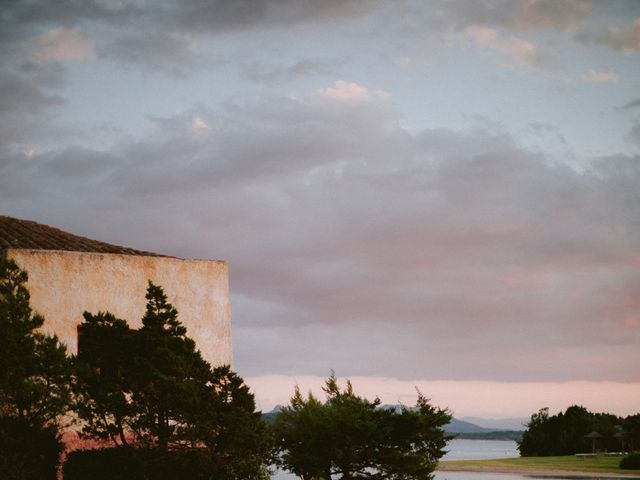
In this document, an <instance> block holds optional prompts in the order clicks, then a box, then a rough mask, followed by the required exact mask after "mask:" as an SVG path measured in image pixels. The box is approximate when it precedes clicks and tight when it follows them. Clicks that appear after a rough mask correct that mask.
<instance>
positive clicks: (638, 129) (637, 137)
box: [626, 123, 640, 145]
mask: <svg viewBox="0 0 640 480" xmlns="http://www.w3.org/2000/svg"><path fill="white" fill-rule="evenodd" d="M626 138H627V139H628V140H630V141H632V142H634V143H637V144H638V145H640V123H636V124H635V125H634V126H633V127H631V130H629V133H627V136H626Z"/></svg>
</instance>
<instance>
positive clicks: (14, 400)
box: [0, 259, 71, 425]
mask: <svg viewBox="0 0 640 480" xmlns="http://www.w3.org/2000/svg"><path fill="white" fill-rule="evenodd" d="M27 280H28V275H27V272H25V271H24V270H21V269H20V268H19V267H18V265H17V264H16V263H15V262H14V261H13V260H8V259H0V352H2V355H0V414H1V415H4V416H10V417H18V418H20V419H21V420H24V421H26V422H28V423H30V424H32V425H49V424H52V423H56V422H58V421H60V420H61V418H62V416H63V415H64V414H65V413H66V412H67V410H68V407H69V402H70V377H71V363H70V361H69V359H68V358H67V356H66V348H65V346H64V345H63V344H61V343H60V342H59V341H58V339H57V337H55V336H48V335H43V334H42V333H40V332H39V331H38V330H37V329H38V328H40V327H41V326H42V325H43V323H44V318H43V317H42V316H40V315H38V314H34V313H33V311H32V310H31V306H30V302H29V300H30V295H29V291H28V290H27V287H26V283H27Z"/></svg>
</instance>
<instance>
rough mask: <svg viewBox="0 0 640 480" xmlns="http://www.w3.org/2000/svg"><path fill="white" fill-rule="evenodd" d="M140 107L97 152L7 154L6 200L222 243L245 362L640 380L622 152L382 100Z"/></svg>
mask: <svg viewBox="0 0 640 480" xmlns="http://www.w3.org/2000/svg"><path fill="white" fill-rule="evenodd" d="M196 116H197V117H199V118H201V119H202V120H203V121H204V123H206V124H207V126H208V128H207V129H202V130H194V129H193V128H192V125H193V124H192V119H193V118H194V117H196ZM155 122H156V126H157V131H156V132H155V133H154V134H150V135H148V136H146V137H145V138H141V139H139V140H138V141H135V142H131V141H127V142H124V143H121V144H118V145H114V146H113V148H112V149H111V150H110V152H91V151H86V150H85V151H83V150H80V149H77V148H75V149H67V150H65V151H60V152H58V153H56V154H55V155H54V154H46V155H42V156H41V158H35V159H34V158H32V159H30V160H29V161H28V162H25V161H22V160H21V159H20V158H17V159H16V161H14V162H11V163H9V164H8V165H5V166H4V167H3V168H4V170H3V175H2V177H3V178H11V179H12V182H13V184H14V188H20V187H21V186H22V187H25V188H26V187H27V186H28V187H29V188H30V192H29V195H28V196H29V203H30V204H31V205H32V207H31V208H29V206H28V205H27V204H26V203H25V201H24V198H26V197H24V198H21V197H15V196H12V195H11V194H9V193H5V190H4V188H0V199H1V200H2V203H3V205H6V208H8V209H9V211H10V212H20V214H21V215H23V216H25V217H27V218H34V219H36V220H39V221H44V222H45V223H53V224H55V225H58V226H63V227H66V228H69V229H70V230H71V231H74V232H76V233H79V234H83V235H88V236H92V237H95V238H99V239H101V240H106V241H111V242H114V243H119V244H128V245H131V246H133V247H138V248H143V249H149V250H152V251H159V252H162V253H167V254H173V255H178V256H187V257H208V258H224V259H226V260H228V261H229V265H230V269H231V289H232V292H233V295H234V297H233V318H234V324H235V325H236V330H235V333H234V335H235V339H236V355H237V356H236V358H237V363H238V365H237V368H238V369H239V370H240V371H241V372H242V373H243V374H251V375H257V374H263V373H273V372H274V371H276V372H279V373H301V372H305V373H316V374H325V373H326V370H327V369H328V368H331V367H333V368H336V369H338V370H339V371H340V372H343V373H344V374H345V375H355V374H370V373H374V372H375V373H376V374H377V375H389V376H397V377H405V378H406V377H409V376H421V377H425V376H426V377H431V378H446V377H449V378H452V377H453V378H459V379H462V378H464V379H470V378H487V379H488V378H491V379H501V380H515V379H518V380H534V379H536V380H551V379H552V380H566V379H575V378H585V379H587V378H589V379H605V378H606V379H609V380H611V379H617V380H620V381H628V380H634V379H635V380H637V373H634V372H633V371H632V370H631V369H628V368H621V365H623V363H624V364H627V365H633V364H636V363H637V361H638V360H639V359H638V353H637V344H638V341H639V340H640V338H639V335H640V333H639V331H638V329H637V326H634V323H633V322H634V321H635V320H634V318H635V317H633V316H634V315H637V313H636V312H637V310H638V303H637V299H638V298H640V295H638V292H639V290H638V288H640V278H639V277H638V274H637V268H635V265H636V263H634V262H637V244H638V241H639V240H640V239H639V238H638V237H639V236H640V224H639V223H638V221H639V219H640V199H638V194H637V188H634V185H635V186H637V184H638V183H639V182H640V170H639V167H638V165H640V163H639V159H638V158H637V157H624V156H617V157H607V158H601V159H598V160H597V161H594V162H593V164H592V165H591V166H590V167H589V168H588V169H587V170H586V171H584V172H581V173H578V172H576V171H574V170H573V169H571V168H569V167H567V166H565V165H562V164H558V163H557V162H552V161H550V160H549V159H547V158H546V157H545V156H544V155H542V154H540V153H532V152H529V151H527V150H524V149H522V148H521V147H520V146H519V145H518V143H517V142H516V141H515V140H514V139H513V138H512V137H510V136H509V135H508V134H506V133H505V132H503V131H501V130H500V129H499V128H496V127H490V126H487V127H485V128H482V129H476V130H471V131H468V132H453V131H449V130H427V131H423V132H419V133H417V134H409V133H408V132H406V131H404V130H403V129H402V128H401V127H400V126H399V125H398V121H397V118H396V114H395V113H394V111H393V110H392V109H391V108H390V107H389V106H388V105H387V104H386V103H385V102H384V100H383V99H369V100H365V101H361V102H355V103H349V102H346V103H340V102H337V103H336V102H332V101H330V99H327V98H318V97H314V96H310V97H306V98H302V99H298V100H294V99H287V98H278V97H272V98H270V99H269V100H266V101H263V102H257V103H247V104H245V105H241V106H238V105H235V106H234V105H231V104H230V105H227V107H225V108H224V109H220V110H215V111H206V110H198V111H191V112H186V113H185V114H183V115H180V116H177V117H174V118H165V119H155ZM72 173H73V174H72ZM53 175H56V178H58V180H57V181H56V182H51V181H50V179H51V178H52V176H53ZM122 211H126V212H127V215H124V216H123V215H122V214H116V212H122ZM95 212H101V215H99V218H97V217H96V215H95ZM185 232H188V233H185ZM587 326H588V328H587ZM612 351H615V352H616V354H615V355H610V353H611V352H612ZM494 352H500V353H501V355H503V356H504V357H501V356H499V355H494V354H493V353H494ZM590 352H591V354H592V355H590ZM607 355H609V356H607ZM292 358H295V359H296V364H295V365H292V364H291V363H290V362H291V359H292ZM442 358H446V359H447V360H446V362H443V361H442ZM503 358H511V359H513V358H517V359H518V362H513V361H510V362H505V361H504V360H503ZM257 359H260V361H258V360H257ZM264 359H268V360H264ZM621 362H623V363H621ZM400 366H401V367H400ZM551 367H553V368H551ZM591 367H593V368H591ZM585 372H586V373H585Z"/></svg>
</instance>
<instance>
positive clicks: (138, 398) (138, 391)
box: [131, 282, 211, 451]
mask: <svg viewBox="0 0 640 480" xmlns="http://www.w3.org/2000/svg"><path fill="white" fill-rule="evenodd" d="M146 298H147V308H146V313H145V315H144V317H143V319H142V323H143V326H142V328H141V329H140V330H139V331H138V332H137V333H136V335H135V337H134V343H133V346H132V351H133V358H132V376H131V379H132V380H131V381H132V393H133V402H134V403H135V404H136V406H137V408H138V416H137V417H136V420H135V423H134V424H133V425H132V427H133V428H134V430H135V431H136V433H137V434H138V436H139V437H140V438H141V439H142V440H144V441H146V442H147V443H148V444H150V445H153V446H155V447H157V448H159V449H160V450H163V451H166V450H167V449H168V447H169V445H170V443H171V442H172V441H175V442H181V441H183V438H180V436H179V435H178V433H179V432H180V425H182V424H183V423H184V422H185V421H186V418H187V417H188V415H189V412H188V411H186V409H185V405H186V404H189V403H191V404H193V403H197V402H198V398H199V397H200V396H201V389H200V388H199V386H203V385H206V384H207V383H208V382H209V381H210V379H211V367H210V366H209V364H208V363H207V362H206V361H205V360H204V359H203V358H202V355H201V354H200V352H199V351H198V350H196V345H195V342H194V341H193V340H192V339H190V338H188V337H187V336H186V333H187V329H186V328H185V327H184V326H183V325H182V323H181V322H180V321H179V320H178V312H177V310H176V309H175V308H174V307H173V305H171V304H170V303H169V302H168V301H167V296H166V295H165V293H164V291H163V290H162V288H161V287H159V286H157V285H154V284H153V283H152V282H149V287H148V289H147V296H146Z"/></svg>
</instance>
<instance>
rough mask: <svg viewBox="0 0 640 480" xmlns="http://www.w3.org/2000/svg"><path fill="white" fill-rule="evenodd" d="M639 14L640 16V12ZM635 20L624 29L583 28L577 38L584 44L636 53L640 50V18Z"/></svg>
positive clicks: (576, 35)
mask: <svg viewBox="0 0 640 480" xmlns="http://www.w3.org/2000/svg"><path fill="white" fill-rule="evenodd" d="M637 14H638V15H640V11H638V12H637ZM634 20H635V21H634V22H633V23H631V24H630V25H628V26H627V27H625V28H623V29H620V28H613V27H608V28H598V29H596V28H594V27H590V26H587V27H583V28H581V29H579V30H578V31H577V32H576V34H575V38H576V40H578V41H579V42H582V43H593V44H596V45H602V46H605V47H609V48H611V49H613V50H617V51H619V52H623V53H635V52H637V51H638V50H640V17H638V18H636V19H634Z"/></svg>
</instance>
